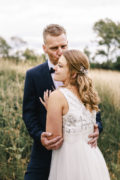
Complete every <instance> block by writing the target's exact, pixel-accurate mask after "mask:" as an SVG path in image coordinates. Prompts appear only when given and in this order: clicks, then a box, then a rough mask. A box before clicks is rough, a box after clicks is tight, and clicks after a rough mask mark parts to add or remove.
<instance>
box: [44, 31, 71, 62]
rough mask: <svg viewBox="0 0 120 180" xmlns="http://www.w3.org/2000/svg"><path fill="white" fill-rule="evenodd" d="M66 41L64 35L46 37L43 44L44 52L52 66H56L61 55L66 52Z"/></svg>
mask: <svg viewBox="0 0 120 180" xmlns="http://www.w3.org/2000/svg"><path fill="white" fill-rule="evenodd" d="M67 48H68V41H67V37H66V35H65V34H61V35H59V36H51V35H47V36H46V41H45V44H44V45H43V49H44V52H45V53H46V54H48V56H49V59H50V61H51V62H52V64H54V65H56V64H57V63H58V60H59V58H60V56H61V55H62V53H63V52H64V51H65V50H67Z"/></svg>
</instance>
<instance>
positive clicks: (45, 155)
mask: <svg viewBox="0 0 120 180" xmlns="http://www.w3.org/2000/svg"><path fill="white" fill-rule="evenodd" d="M53 87H54V84H53V81H52V78H51V75H50V73H49V68H48V63H47V61H46V62H45V63H43V64H41V65H38V66H36V67H34V68H32V69H30V70H28V71H27V73H26V80H25V87H24V98H23V120H24V122H25V125H26V127H27V130H28V132H29V134H30V136H32V138H33V139H34V144H33V148H32V154H31V160H30V163H29V165H28V171H30V172H35V173H37V172H39V173H47V174H48V173H49V167H50V161H51V151H48V150H46V149H45V148H44V147H43V146H42V144H41V141H40V137H41V133H42V132H44V131H45V126H46V110H45V108H44V107H43V105H42V104H41V103H40V100H39V97H43V93H44V91H46V90H47V89H49V90H52V89H53ZM97 123H98V126H99V130H100V131H101V130H102V124H101V121H100V113H98V114H97Z"/></svg>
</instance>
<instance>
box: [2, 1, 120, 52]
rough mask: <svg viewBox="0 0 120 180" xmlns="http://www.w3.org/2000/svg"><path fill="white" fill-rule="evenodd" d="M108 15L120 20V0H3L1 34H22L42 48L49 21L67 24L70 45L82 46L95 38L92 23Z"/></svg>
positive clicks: (25, 38)
mask: <svg viewBox="0 0 120 180" xmlns="http://www.w3.org/2000/svg"><path fill="white" fill-rule="evenodd" d="M105 18H110V19H112V20H113V21H120V0H82V1H81V0H59V1H57V0H0V36H2V37H3V38H5V39H6V40H8V39H9V38H10V37H12V36H17V37H21V38H22V39H23V40H25V41H27V42H28V44H29V45H30V47H31V48H33V49H39V50H40V51H41V46H42V31H43V28H44V27H45V26H46V25H48V24H50V23H57V24H60V25H62V26H64V27H65V29H66V30H67V34H68V40H69V45H70V47H71V48H80V49H81V48H83V47H84V46H86V45H89V44H90V42H91V41H92V40H95V33H93V30H92V27H93V24H94V23H95V22H96V21H98V20H99V19H105Z"/></svg>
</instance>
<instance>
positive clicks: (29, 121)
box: [23, 70, 43, 143]
mask: <svg viewBox="0 0 120 180" xmlns="http://www.w3.org/2000/svg"><path fill="white" fill-rule="evenodd" d="M32 76H33V75H32V73H31V70H29V71H28V72H27V73H26V79H25V87H24V97H23V120H24V122H25V125H26V128H27V130H28V132H29V134H30V136H31V137H32V138H33V139H34V140H35V141H37V142H39V143H40V137H41V133H42V132H43V131H42V128H41V125H40V119H38V118H37V112H36V110H37V103H36V96H35V89H34V83H33V79H32Z"/></svg>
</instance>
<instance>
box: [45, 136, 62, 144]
mask: <svg viewBox="0 0 120 180" xmlns="http://www.w3.org/2000/svg"><path fill="white" fill-rule="evenodd" d="M61 138H62V137H61V136H57V137H55V138H53V139H51V140H48V145H49V146H50V145H54V144H56V143H57V142H58V141H59V140H60V139H61Z"/></svg>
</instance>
